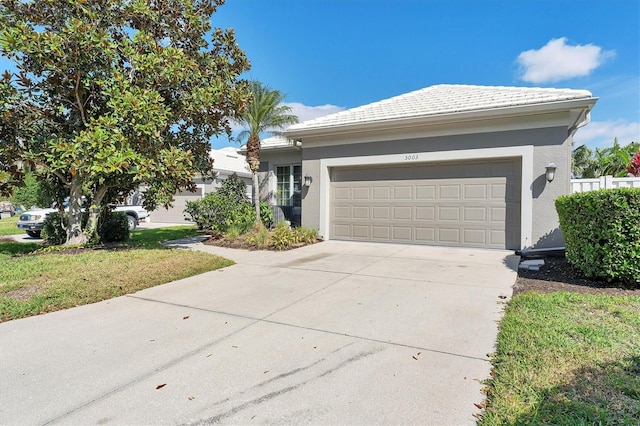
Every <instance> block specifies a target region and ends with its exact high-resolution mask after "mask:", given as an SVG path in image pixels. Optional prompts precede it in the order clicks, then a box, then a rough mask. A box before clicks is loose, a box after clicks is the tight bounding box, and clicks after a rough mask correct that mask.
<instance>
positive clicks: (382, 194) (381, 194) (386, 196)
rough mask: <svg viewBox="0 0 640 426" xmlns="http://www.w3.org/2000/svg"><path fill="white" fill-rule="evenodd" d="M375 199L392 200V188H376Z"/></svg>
mask: <svg viewBox="0 0 640 426" xmlns="http://www.w3.org/2000/svg"><path fill="white" fill-rule="evenodd" d="M373 199H374V200H379V201H390V200H391V186H374V187H373Z"/></svg>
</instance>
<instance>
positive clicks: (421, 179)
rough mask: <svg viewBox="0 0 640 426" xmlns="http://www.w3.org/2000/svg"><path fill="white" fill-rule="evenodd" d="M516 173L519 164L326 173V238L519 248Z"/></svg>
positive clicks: (502, 162) (462, 164)
mask: <svg viewBox="0 0 640 426" xmlns="http://www.w3.org/2000/svg"><path fill="white" fill-rule="evenodd" d="M498 173H504V174H503V175H498ZM519 173H520V160H518V159H506V160H496V161H492V162H489V163H487V162H486V161H484V162H478V161H474V162H457V163H439V164H426V165H411V166H407V167H380V168H375V167H373V168H368V169H366V170H364V169H348V168H344V169H332V170H331V177H332V188H331V203H332V206H331V212H332V214H331V217H330V218H329V220H330V224H331V230H330V237H331V238H339V239H351V240H361V241H366V240H372V241H389V242H394V241H395V242H410V243H417V244H435V245H460V246H471V247H493V248H518V246H519V241H520V176H519ZM347 188H350V189H351V190H350V191H346V189H347ZM347 194H348V197H347V198H344V197H345V196H346V195H347Z"/></svg>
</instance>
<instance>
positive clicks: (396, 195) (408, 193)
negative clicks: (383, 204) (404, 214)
mask: <svg viewBox="0 0 640 426" xmlns="http://www.w3.org/2000/svg"><path fill="white" fill-rule="evenodd" d="M393 199H394V200H399V201H401V200H413V187H412V186H396V187H395V188H394V189H393Z"/></svg>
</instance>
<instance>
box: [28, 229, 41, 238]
mask: <svg viewBox="0 0 640 426" xmlns="http://www.w3.org/2000/svg"><path fill="white" fill-rule="evenodd" d="M27 235H28V236H30V237H31V238H40V231H27Z"/></svg>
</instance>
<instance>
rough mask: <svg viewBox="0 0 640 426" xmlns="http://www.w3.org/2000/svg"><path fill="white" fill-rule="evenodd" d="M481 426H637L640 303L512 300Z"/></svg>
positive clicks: (585, 298) (533, 296) (528, 296)
mask: <svg viewBox="0 0 640 426" xmlns="http://www.w3.org/2000/svg"><path fill="white" fill-rule="evenodd" d="M493 364H494V371H493V374H492V379H491V380H489V382H488V384H487V388H486V391H487V397H488V400H487V407H486V409H485V413H484V415H483V418H482V420H481V421H480V422H479V424H480V425H481V426H486V425H542V424H552V425H556V424H557V425H560V424H562V425H593V424H601V425H636V424H638V423H639V422H640V297H630V296H629V297H614V296H605V295H581V294H575V293H552V294H538V293H534V292H529V293H523V294H520V295H517V296H515V297H514V298H513V299H512V300H511V301H510V302H509V303H508V305H507V308H506V312H505V315H504V317H503V319H502V321H501V324H500V332H499V337H498V346H497V352H496V354H495V355H494V357H493Z"/></svg>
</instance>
